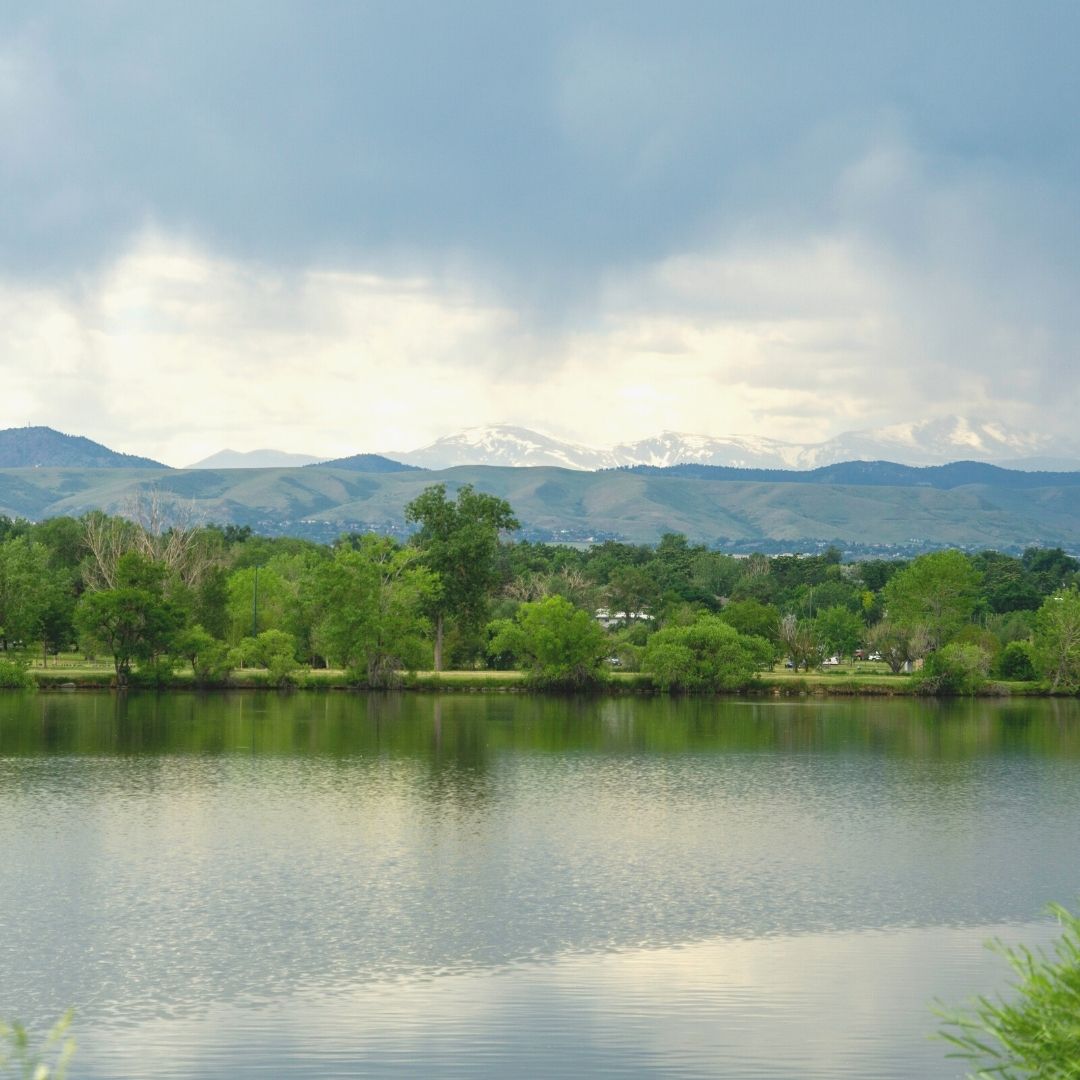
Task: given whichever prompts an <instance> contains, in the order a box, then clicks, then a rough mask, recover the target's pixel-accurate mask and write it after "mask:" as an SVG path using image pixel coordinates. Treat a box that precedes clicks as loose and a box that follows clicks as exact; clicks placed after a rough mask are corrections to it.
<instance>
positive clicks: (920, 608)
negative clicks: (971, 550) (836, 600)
mask: <svg viewBox="0 0 1080 1080" xmlns="http://www.w3.org/2000/svg"><path fill="white" fill-rule="evenodd" d="M980 580H981V579H980V576H979V573H978V571H977V570H976V569H975V568H974V567H973V566H972V564H971V560H970V559H969V558H968V557H967V556H966V555H965V554H964V553H963V552H961V551H935V552H932V553H931V554H929V555H920V556H919V558H917V559H916V560H915V561H914V562H913V563H912V564H911V565H910V566H908V567H907V568H906V569H904V570H901V571H900V573H898V574H896V575H895V576H893V577H892V578H890V579H889V582H888V584H887V585H886V586H885V589H884V598H885V610H886V612H887V614H888V617H889V619H890V620H891V621H892V622H893V623H894V624H898V625H902V626H921V627H923V628H925V631H926V635H927V639H928V642H929V646H930V649H931V650H933V649H939V648H941V646H942V645H944V644H945V643H946V642H947V641H948V640H949V639H950V638H951V637H952V636H953V635H954V634H955V633H956V632H957V631H958V630H959V629H960V627H961V626H963V625H964V623H966V622H968V621H969V620H970V619H971V615H972V613H973V612H974V610H975V603H976V601H977V600H978V598H979V586H980Z"/></svg>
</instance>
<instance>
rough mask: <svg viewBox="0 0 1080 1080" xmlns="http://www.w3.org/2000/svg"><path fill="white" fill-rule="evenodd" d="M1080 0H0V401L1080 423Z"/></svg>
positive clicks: (168, 431)
mask: <svg viewBox="0 0 1080 1080" xmlns="http://www.w3.org/2000/svg"><path fill="white" fill-rule="evenodd" d="M1077 40H1080V5H1077V4H1075V3H1073V2H1063V3H1039V2H1033V3H1026V4H1018V3H1002V2H995V0H977V2H968V0H951V2H950V3H948V4H941V3H940V2H933V3H919V2H915V0H906V2H905V3H903V4H896V3H877V2H873V0H857V2H856V0H853V2H849V3H832V2H827V0H789V2H785V3H771V2H769V0H754V2H750V0H747V2H745V3H724V2H722V0H706V2H700V3H699V2H696V0H681V2H680V0H666V2H663V3H646V2H633V0H623V2H619V3H607V2H601V0H596V2H588V0H574V2H570V3H562V2H559V0H543V2H539V3H532V2H526V0H497V2H487V0H470V2H456V0H425V2H414V0H386V2H366V3H365V2H363V0H320V2H319V3H315V4H312V3H302V2H275V0H251V2H248V0H230V2H229V3H227V4H222V3H220V2H218V0H214V2H200V0H186V2H185V3H183V4H161V3H158V4H147V3H145V2H138V0H135V2H128V0H96V2H90V0H87V2H84V3H75V2H66V3H53V2H49V0H33V2H28V3H23V2H21V0H6V2H5V3H4V4H3V5H0V185H2V186H0V193H2V196H3V197H2V198H0V427H17V426H22V425H24V424H47V425H49V426H52V427H55V428H58V429H59V430H62V431H67V432H70V433H72V434H81V435H86V436H88V437H90V438H93V439H97V440H99V441H101V442H104V443H106V444H107V445H109V446H112V447H114V448H115V449H119V450H124V451H127V452H131V453H139V454H146V455H149V456H151V457H156V458H158V459H159V460H163V461H165V462H167V463H169V464H173V465H184V464H187V463H189V462H191V461H194V460H197V459H199V458H201V457H203V456H206V455H207V454H210V453H213V452H214V451H217V450H220V449H222V448H224V447H231V448H233V449H237V450H251V449H256V448H263V447H274V448H277V449H282V450H290V451H294V452H307V453H311V454H317V455H323V456H337V455H342V454H347V453H353V452H357V451H387V450H408V449H413V448H415V447H418V446H421V445H424V444H426V443H428V442H430V441H432V440H433V439H435V438H437V437H439V436H442V435H446V434H450V433H453V432H456V431H458V430H460V429H462V428H464V427H468V426H474V425H482V424H492V423H499V422H503V423H513V424H517V425H521V426H525V427H531V428H535V429H537V430H540V431H543V432H546V433H549V434H552V435H555V436H558V437H562V438H568V439H571V440H574V441H577V442H583V443H586V444H589V445H594V446H606V445H611V444H613V443H617V442H624V441H629V440H631V439H636V438H643V437H647V436H649V435H653V434H655V433H657V432H659V431H661V430H664V429H667V430H677V431H687V432H696V433H701V434H707V435H726V434H736V433H742V434H756V435H766V436H770V437H773V438H778V439H788V440H792V441H818V440H822V439H826V438H829V437H831V436H833V435H836V434H838V433H840V432H842V431H846V430H851V429H859V428H868V427H876V426H880V425H884V424H890V423H899V422H904V421H909V420H917V419H924V418H927V417H934V416H939V415H945V414H955V413H958V414H962V415H968V416H972V417H976V418H983V419H993V420H996V421H1000V422H1002V423H1004V424H1007V425H1011V426H1015V427H1018V428H1020V429H1022V430H1037V431H1040V432H1048V433H1051V434H1058V435H1060V436H1061V437H1062V438H1067V437H1073V436H1074V435H1075V433H1074V431H1073V429H1074V427H1075V424H1074V421H1073V417H1074V416H1075V414H1076V411H1077V408H1078V407H1080V379H1077V378H1075V376H1074V372H1075V371H1076V369H1077V361H1078V359H1080V349H1078V346H1080V304H1078V303H1077V297H1080V242H1078V241H1080V136H1078V129H1077V120H1076V118H1077V115H1078V114H1080V65H1078V64H1076V63H1075V56H1074V53H1075V42H1076V41H1077Z"/></svg>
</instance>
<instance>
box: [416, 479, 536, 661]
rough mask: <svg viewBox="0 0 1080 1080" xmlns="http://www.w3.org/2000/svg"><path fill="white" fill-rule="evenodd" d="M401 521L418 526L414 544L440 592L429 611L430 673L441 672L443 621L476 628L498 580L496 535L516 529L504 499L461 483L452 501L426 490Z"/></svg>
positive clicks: (438, 487) (441, 490)
mask: <svg viewBox="0 0 1080 1080" xmlns="http://www.w3.org/2000/svg"><path fill="white" fill-rule="evenodd" d="M405 519H406V521H409V522H414V523H416V524H418V525H419V526H420V528H419V530H418V531H417V532H416V534H415V536H414V537H413V542H414V543H415V544H416V546H417V547H418V548H419V550H420V551H421V553H422V554H423V558H424V563H425V565H426V566H428V567H429V569H431V570H433V571H434V572H435V573H436V574H437V575H438V577H439V582H440V585H441V588H440V590H439V593H438V595H437V597H436V598H435V599H433V600H432V601H431V602H430V605H429V609H430V611H431V614H432V617H433V619H434V621H435V670H436V671H442V661H443V636H444V632H445V625H446V621H447V620H448V619H449V620H452V621H454V622H455V623H457V624H458V625H459V626H461V627H463V628H475V627H478V626H480V625H481V624H482V623H483V622H484V620H485V617H486V614H487V605H488V596H489V594H490V593H491V590H492V588H493V587H494V585H495V583H496V581H497V579H498V573H497V567H496V555H497V553H498V549H499V535H500V533H503V532H508V531H511V530H513V529H516V528H518V520H517V518H515V517H514V511H513V510H512V509H511V507H510V504H509V503H508V502H507V501H506V500H505V499H500V498H497V497H496V496H494V495H486V494H484V493H482V492H479V491H475V490H474V489H473V486H472V484H465V485H463V486H462V487H461V488H460V489H459V490H458V492H457V498H456V499H453V500H451V499H448V498H447V497H446V485H445V484H432V485H431V487H428V488H425V489H424V490H423V491H422V492H421V493H420V494H419V495H418V496H417V497H416V498H415V499H413V501H412V502H411V503H409V504H408V506H406V507H405Z"/></svg>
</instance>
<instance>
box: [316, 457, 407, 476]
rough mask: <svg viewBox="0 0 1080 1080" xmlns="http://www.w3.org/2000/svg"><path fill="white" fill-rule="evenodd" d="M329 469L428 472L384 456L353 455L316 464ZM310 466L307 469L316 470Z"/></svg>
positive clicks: (373, 471)
mask: <svg viewBox="0 0 1080 1080" xmlns="http://www.w3.org/2000/svg"><path fill="white" fill-rule="evenodd" d="M315 464H317V465H318V466H321V467H323V468H327V469H347V470H348V471H349V472H367V473H391V472H426V470H425V469H423V468H422V467H421V466H419V465H406V464H405V463H404V462H401V461H394V460H393V458H388V457H383V455H382V454H351V455H350V456H349V457H342V458H334V459H333V460H332V461H320V462H317V463H315ZM314 467H315V465H314V464H313V465H309V466H307V468H314Z"/></svg>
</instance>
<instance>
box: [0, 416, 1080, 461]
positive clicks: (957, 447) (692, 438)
mask: <svg viewBox="0 0 1080 1080" xmlns="http://www.w3.org/2000/svg"><path fill="white" fill-rule="evenodd" d="M957 460H964V461H984V462H989V463H992V464H997V465H1004V466H1006V467H1009V468H1012V469H1023V470H1039V471H1058V472H1067V471H1072V470H1077V469H1080V443H1078V444H1075V445H1074V444H1071V443H1062V441H1061V440H1055V439H1053V438H1052V437H1050V436H1048V435H1045V434H1042V433H1038V432H1024V431H1018V430H1016V429H1013V428H1008V427H1006V426H1005V425H1003V424H1001V423H998V422H993V421H985V420H975V419H969V418H965V417H959V416H949V417H943V418H937V419H929V420H919V421H914V422H912V423H907V424H894V425H892V426H890V427H882V428H869V429H865V430H859V431H849V432H845V433H843V434H841V435H838V436H836V437H835V438H832V439H828V440H826V441H824V442H820V443H792V442H784V441H782V440H780V439H771V438H768V437H766V436H760V435H720V436H713V435H692V434H687V433H685V432H677V431H664V432H661V433H660V434H659V435H656V436H653V437H651V438H648V439H639V440H637V441H636V442H626V443H620V444H618V445H617V446H613V447H611V448H609V449H598V448H596V447H592V446H586V445H584V444H580V443H573V442H567V441H565V440H561V439H557V438H554V437H553V436H550V435H544V434H541V433H539V432H536V431H532V430H530V429H528V428H523V427H515V426H513V425H506V424H498V425H494V426H490V427H473V428H466V429H465V430H464V431H461V432H458V433H457V434H455V435H447V436H444V437H443V438H440V439H437V440H436V441H435V442H433V443H431V444H429V445H428V446H424V447H421V448H419V449H417V450H404V451H387V452H386V453H383V454H371V453H368V452H360V453H356V454H352V455H350V456H348V457H343V458H335V459H333V460H332V461H326V459H325V458H320V457H317V456H316V455H314V454H296V453H287V452H285V451H281V450H273V449H262V450H248V451H236V450H222V451H219V452H218V453H216V454H212V455H210V456H209V457H206V458H203V459H201V460H200V461H197V462H195V463H194V464H192V465H189V466H187V468H189V469H268V468H275V469H276V468H298V467H301V466H310V465H316V464H320V463H321V464H328V465H331V466H334V467H341V468H358V469H360V470H361V471H372V469H373V468H374V467H375V466H376V462H381V463H382V464H381V466H380V467H382V468H385V469H387V470H388V471H393V469H394V468H395V464H394V463H398V464H401V465H411V466H413V467H416V468H423V469H448V468H454V467H456V466H459V465H497V466H510V467H514V468H521V467H530V468H536V467H543V466H553V467H555V468H561V469H575V470H579V471H586V472H592V471H595V470H597V469H613V468H620V467H626V466H638V465H647V466H653V467H656V468H667V467H669V466H672V465H681V464H691V463H692V464H699V465H715V466H723V467H726V468H738V469H769V470H777V469H782V470H812V469H816V468H821V467H823V466H828V465H835V464H838V463H840V462H846V461H892V462H898V463H903V464H905V465H909V466H925V465H943V464H947V463H949V462H952V461H957ZM350 463H351V464H350ZM48 466H54V467H57V468H65V467H70V468H167V466H165V465H163V464H161V462H158V461H153V460H151V459H149V458H144V457H137V456H135V455H132V454H120V453H117V452H116V451H114V450H110V449H109V448H108V447H105V446H102V445H101V444H100V443H95V442H92V441H91V440H90V439H86V438H83V437H81V436H75V435H64V434H62V433H60V432H58V431H53V430H52V429H51V428H47V427H25V428H9V429H8V430H6V431H0V468H38V467H48Z"/></svg>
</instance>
